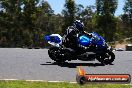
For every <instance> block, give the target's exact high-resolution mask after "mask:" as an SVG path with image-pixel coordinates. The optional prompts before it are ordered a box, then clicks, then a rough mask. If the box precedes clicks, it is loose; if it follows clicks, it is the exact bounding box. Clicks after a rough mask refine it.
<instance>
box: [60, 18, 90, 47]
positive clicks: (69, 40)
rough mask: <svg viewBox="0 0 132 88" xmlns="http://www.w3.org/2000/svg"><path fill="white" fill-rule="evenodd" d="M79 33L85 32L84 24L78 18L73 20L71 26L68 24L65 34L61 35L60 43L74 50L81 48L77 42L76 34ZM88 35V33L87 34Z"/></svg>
mask: <svg viewBox="0 0 132 88" xmlns="http://www.w3.org/2000/svg"><path fill="white" fill-rule="evenodd" d="M79 34H86V32H85V31H84V24H83V22H81V21H80V20H76V21H74V23H73V25H72V26H69V27H68V28H67V29H66V31H65V34H64V36H63V40H62V44H63V45H64V46H65V47H67V48H72V49H74V50H78V49H79V48H82V47H81V46H79V44H78V41H77V40H78V39H77V38H78V36H79ZM88 36H89V35H88Z"/></svg>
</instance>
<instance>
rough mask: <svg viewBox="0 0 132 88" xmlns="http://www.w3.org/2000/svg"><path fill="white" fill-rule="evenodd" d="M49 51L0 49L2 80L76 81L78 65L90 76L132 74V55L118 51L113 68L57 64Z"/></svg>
mask: <svg viewBox="0 0 132 88" xmlns="http://www.w3.org/2000/svg"><path fill="white" fill-rule="evenodd" d="M47 51H48V50H47V49H21V48H10V49H9V48H0V79H19V80H45V81H76V74H77V66H82V67H83V68H84V69H85V71H86V72H87V73H88V74H130V75H132V52H130V51H115V52H114V53H115V56H116V59H115V61H114V62H113V65H106V66H103V65H101V64H100V63H99V62H98V61H79V60H73V61H69V62H67V63H65V64H57V63H54V61H53V60H51V59H50V58H49V56H48V54H47Z"/></svg>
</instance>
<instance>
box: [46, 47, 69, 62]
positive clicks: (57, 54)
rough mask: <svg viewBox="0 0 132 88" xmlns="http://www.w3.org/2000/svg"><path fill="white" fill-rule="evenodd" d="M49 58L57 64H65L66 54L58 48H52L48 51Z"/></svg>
mask: <svg viewBox="0 0 132 88" xmlns="http://www.w3.org/2000/svg"><path fill="white" fill-rule="evenodd" d="M48 54H49V57H50V58H51V59H52V60H54V61H55V62H57V63H64V62H65V61H66V59H65V58H64V54H63V52H62V51H61V49H60V48H58V47H52V48H50V49H49V50H48Z"/></svg>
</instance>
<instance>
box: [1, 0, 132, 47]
mask: <svg viewBox="0 0 132 88" xmlns="http://www.w3.org/2000/svg"><path fill="white" fill-rule="evenodd" d="M124 3H125V5H124V8H123V11H124V13H122V14H120V15H119V16H115V11H116V9H117V6H118V0H96V5H95V6H93V5H90V6H87V7H84V6H83V5H81V4H76V3H75V1H74V0H65V5H64V9H63V10H62V13H61V14H54V11H53V9H52V8H51V6H50V4H49V3H48V2H47V1H44V0H41V2H40V0H0V47H46V46H47V43H46V42H45V41H44V38H43V37H44V36H45V35H48V34H52V33H59V34H61V35H63V33H64V31H65V29H66V28H67V27H68V26H70V25H72V22H73V21H74V20H75V19H80V20H82V21H83V22H84V24H85V31H87V32H93V31H95V32H97V33H99V34H100V35H102V36H103V37H104V38H105V39H106V41H107V42H115V41H120V42H121V41H123V39H127V40H128V38H130V39H129V40H130V41H131V40H132V38H131V37H132V0H125V2H124Z"/></svg>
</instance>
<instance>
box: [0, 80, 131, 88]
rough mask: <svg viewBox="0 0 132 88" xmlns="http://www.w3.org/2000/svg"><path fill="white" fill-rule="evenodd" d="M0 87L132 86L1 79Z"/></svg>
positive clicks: (126, 87) (109, 87) (88, 87)
mask: <svg viewBox="0 0 132 88" xmlns="http://www.w3.org/2000/svg"><path fill="white" fill-rule="evenodd" d="M0 88H132V86H131V85H122V84H85V85H79V84H71V83H66V82H62V83H48V82H29V81H28V82H26V81H0Z"/></svg>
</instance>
